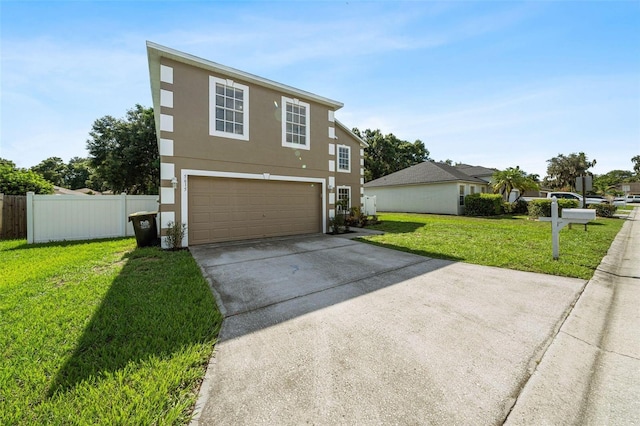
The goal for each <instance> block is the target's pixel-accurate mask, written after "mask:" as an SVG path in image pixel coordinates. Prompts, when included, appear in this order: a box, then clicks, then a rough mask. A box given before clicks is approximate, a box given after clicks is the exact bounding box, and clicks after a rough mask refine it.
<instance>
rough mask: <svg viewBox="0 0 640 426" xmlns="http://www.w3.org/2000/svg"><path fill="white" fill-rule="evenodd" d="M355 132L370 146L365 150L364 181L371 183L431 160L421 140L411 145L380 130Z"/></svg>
mask: <svg viewBox="0 0 640 426" xmlns="http://www.w3.org/2000/svg"><path fill="white" fill-rule="evenodd" d="M353 132H354V133H355V134H356V135H358V136H359V137H360V138H361V139H362V140H364V141H365V142H367V144H368V145H369V146H368V147H366V148H365V149H364V179H365V181H367V182H368V181H371V180H374V179H378V178H379V177H382V176H386V175H388V174H390V173H393V172H397V171H398V170H402V169H404V168H407V167H409V166H413V165H415V164H418V163H422V162H423V161H427V160H429V150H428V149H427V148H426V147H425V146H424V143H422V141H421V140H419V139H418V140H416V141H415V142H413V143H411V142H408V141H403V140H400V139H398V138H397V137H395V136H394V135H393V134H392V133H389V134H388V135H383V134H382V133H381V132H380V130H370V129H367V130H365V131H364V132H361V131H360V130H358V129H357V128H354V129H353Z"/></svg>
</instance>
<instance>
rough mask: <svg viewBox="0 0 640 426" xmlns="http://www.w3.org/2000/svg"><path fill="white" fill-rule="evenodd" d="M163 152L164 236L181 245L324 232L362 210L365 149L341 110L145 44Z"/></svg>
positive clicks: (297, 92)
mask: <svg viewBox="0 0 640 426" xmlns="http://www.w3.org/2000/svg"><path fill="white" fill-rule="evenodd" d="M147 53H148V60H149V74H150V79H151V92H152V97H153V109H154V114H155V121H156V129H157V136H158V147H159V152H160V221H159V222H160V227H161V235H162V241H163V245H166V241H165V236H166V230H167V228H168V226H169V224H170V222H174V223H182V224H186V226H187V235H186V236H185V238H184V240H183V245H195V244H205V243H213V242H221V241H233V240H244V239H252V238H262V237H274V236H283V235H295V234H306V233H316V232H326V231H327V227H328V221H329V218H330V217H333V216H334V215H335V209H336V201H337V200H339V199H341V198H348V199H349V200H350V205H351V206H361V197H362V195H363V189H362V185H363V183H364V180H363V175H364V169H363V168H364V160H363V155H364V152H363V149H364V147H365V146H366V143H365V142H364V141H362V140H361V139H360V138H358V137H357V136H356V135H354V134H353V133H352V132H351V131H350V130H349V128H348V127H346V126H345V125H343V124H342V123H340V122H339V121H337V120H336V118H335V111H336V110H338V109H340V108H341V107H342V103H340V102H337V101H334V100H331V99H328V98H325V97H322V96H318V95H315V94H313V93H309V92H305V91H303V90H299V89H296V88H293V87H290V86H286V85H284V84H281V83H277V82H274V81H271V80H267V79H265V78H262V77H258V76H255V75H252V74H249V73H246V72H243V71H239V70H236V69H233V68H230V67H227V66H224V65H220V64H217V63H215V62H211V61H208V60H205V59H201V58H198V57H195V56H192V55H189V54H186V53H183V52H179V51H176V50H173V49H170V48H167V47H163V46H160V45H157V44H155V43H151V42H147Z"/></svg>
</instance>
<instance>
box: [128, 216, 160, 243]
mask: <svg viewBox="0 0 640 426" xmlns="http://www.w3.org/2000/svg"><path fill="white" fill-rule="evenodd" d="M157 216H158V212H136V213H131V214H130V215H129V222H133V230H134V231H135V233H136V242H137V243H138V247H149V246H155V245H158V228H157V226H156V217H157Z"/></svg>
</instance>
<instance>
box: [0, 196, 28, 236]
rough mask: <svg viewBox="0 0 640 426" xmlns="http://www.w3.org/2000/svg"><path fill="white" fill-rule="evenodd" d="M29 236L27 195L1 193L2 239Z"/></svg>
mask: <svg viewBox="0 0 640 426" xmlns="http://www.w3.org/2000/svg"><path fill="white" fill-rule="evenodd" d="M15 238H27V197H26V196H25V195H4V194H0V240H9V239H15Z"/></svg>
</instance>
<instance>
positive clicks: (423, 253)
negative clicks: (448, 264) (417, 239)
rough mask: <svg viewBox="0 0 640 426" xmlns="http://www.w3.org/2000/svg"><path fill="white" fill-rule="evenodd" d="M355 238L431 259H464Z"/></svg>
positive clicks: (462, 259)
mask: <svg viewBox="0 0 640 426" xmlns="http://www.w3.org/2000/svg"><path fill="white" fill-rule="evenodd" d="M356 240H357V241H361V242H363V243H367V244H371V245H374V246H378V247H384V248H388V249H393V250H398V251H403V252H405V253H412V254H417V255H419V256H425V257H430V258H432V259H443V260H452V261H456V262H464V261H465V259H464V258H462V257H457V256H451V255H447V254H444V253H439V252H437V251H427V250H416V249H410V248H408V247H405V246H399V245H396V244H389V243H381V242H378V241H371V240H368V239H366V238H357V239H356Z"/></svg>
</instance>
